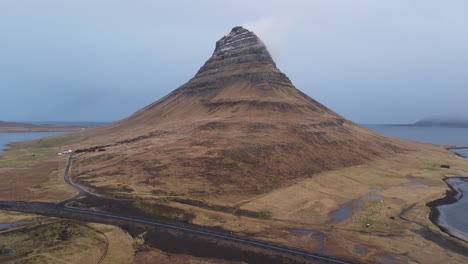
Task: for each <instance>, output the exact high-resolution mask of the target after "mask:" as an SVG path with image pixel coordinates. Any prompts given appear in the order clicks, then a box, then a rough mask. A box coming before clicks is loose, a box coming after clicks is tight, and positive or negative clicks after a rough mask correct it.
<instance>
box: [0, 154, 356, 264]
mask: <svg viewBox="0 0 468 264" xmlns="http://www.w3.org/2000/svg"><path fill="white" fill-rule="evenodd" d="M71 162H72V157H71V155H70V157H69V159H68V164H67V168H66V170H65V182H66V183H67V184H69V185H71V186H72V187H73V188H75V189H77V190H78V191H79V193H78V194H77V195H75V196H73V197H72V198H70V199H68V200H66V201H63V202H61V203H59V204H47V203H28V202H17V201H0V208H1V207H6V209H9V210H17V211H22V212H24V211H28V209H30V210H31V211H34V210H36V211H37V210H39V211H40V210H46V211H48V212H56V213H57V215H56V216H57V217H61V215H63V213H67V212H69V213H70V214H71V215H73V214H75V215H76V214H78V215H80V216H81V218H82V219H85V221H90V222H94V221H95V220H94V221H93V219H92V217H98V218H101V219H113V220H118V221H121V222H125V223H126V224H132V223H135V224H142V225H146V226H151V227H159V228H165V229H172V230H177V231H180V232H184V233H187V234H193V235H200V236H204V237H211V238H217V239H222V240H226V241H231V242H235V243H239V244H243V245H249V246H255V247H259V248H263V249H268V250H271V251H274V252H278V253H283V254H288V255H294V256H300V257H303V258H307V259H313V260H318V261H322V262H324V263H336V264H355V262H350V261H345V260H339V259H335V258H332V257H326V256H320V255H317V254H313V253H309V252H306V251H301V250H297V249H293V248H288V247H284V246H279V245H275V244H271V243H266V242H263V241H259V240H253V239H248V238H243V237H238V236H234V235H227V234H223V233H217V232H213V231H207V230H203V229H201V227H200V228H196V227H187V226H183V225H182V224H180V225H177V224H173V223H171V224H170V223H164V222H161V221H157V220H147V219H140V218H133V217H127V216H121V215H115V214H109V213H101V212H94V211H88V210H82V209H76V208H68V207H65V206H63V205H64V204H65V203H66V202H69V201H72V200H74V199H76V198H78V197H81V196H84V195H86V194H87V192H86V191H85V190H84V189H82V188H81V187H79V186H76V185H75V184H73V183H72V182H71V181H70V179H69V177H68V172H69V169H70V165H71ZM86 216H89V217H88V219H87V218H86ZM91 216H92V217H91ZM70 218H71V217H70Z"/></svg>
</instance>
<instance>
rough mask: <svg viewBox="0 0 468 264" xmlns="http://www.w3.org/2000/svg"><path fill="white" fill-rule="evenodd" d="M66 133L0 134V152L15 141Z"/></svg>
mask: <svg viewBox="0 0 468 264" xmlns="http://www.w3.org/2000/svg"><path fill="white" fill-rule="evenodd" d="M63 133H68V131H59V132H24V133H0V152H3V151H4V150H5V149H7V148H8V146H7V144H10V143H12V142H16V141H24V140H30V139H38V138H43V137H50V136H54V135H59V134H63Z"/></svg>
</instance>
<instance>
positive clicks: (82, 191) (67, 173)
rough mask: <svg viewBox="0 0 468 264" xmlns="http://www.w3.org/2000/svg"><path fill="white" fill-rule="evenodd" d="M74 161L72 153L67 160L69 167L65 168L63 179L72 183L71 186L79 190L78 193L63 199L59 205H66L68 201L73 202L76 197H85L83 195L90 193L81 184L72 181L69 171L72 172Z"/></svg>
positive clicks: (67, 182) (69, 183)
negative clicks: (71, 167)
mask: <svg viewBox="0 0 468 264" xmlns="http://www.w3.org/2000/svg"><path fill="white" fill-rule="evenodd" d="M72 161H73V157H72V155H71V154H70V156H68V161H67V167H66V168H65V173H64V174H63V180H64V181H65V183H66V184H68V185H70V186H71V187H73V188H74V189H75V190H77V191H78V193H77V194H75V195H74V196H73V197H72V198H70V199H67V200H64V201H61V202H60V203H59V205H65V204H67V203H68V202H71V201H75V200H76V199H78V198H80V197H83V196H86V195H87V194H88V193H87V192H86V191H85V190H84V189H83V188H82V187H80V186H78V185H76V184H74V183H73V182H71V181H70V176H69V172H70V166H71V164H72Z"/></svg>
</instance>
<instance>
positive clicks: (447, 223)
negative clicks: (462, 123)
mask: <svg viewBox="0 0 468 264" xmlns="http://www.w3.org/2000/svg"><path fill="white" fill-rule="evenodd" d="M364 126H365V127H367V128H368V129H371V130H373V131H376V132H379V133H381V134H384V135H387V136H392V137H398V138H405V139H413V140H419V141H424V142H429V143H434V144H442V145H457V146H465V147H468V128H457V127H427V126H421V127H418V126H395V125H364ZM452 151H453V152H456V153H458V154H460V155H462V156H464V157H466V158H468V149H454V150H452ZM460 176H468V175H460ZM449 183H450V184H451V185H454V186H456V188H457V189H458V190H459V191H461V192H462V193H463V196H462V197H461V199H460V200H459V201H457V202H455V203H452V204H449V205H443V206H440V207H438V209H439V212H440V224H441V225H442V226H444V227H446V228H448V229H450V230H453V231H455V232H456V233H457V234H459V235H458V236H460V237H463V238H464V239H467V238H468V180H467V179H460V178H454V179H450V180H449Z"/></svg>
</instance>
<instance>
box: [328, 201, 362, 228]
mask: <svg viewBox="0 0 468 264" xmlns="http://www.w3.org/2000/svg"><path fill="white" fill-rule="evenodd" d="M363 206H364V202H363V201H360V200H352V201H351V202H348V203H345V204H343V205H342V206H341V207H340V209H338V210H337V211H335V212H332V213H331V217H332V219H333V223H339V222H342V221H344V220H345V219H347V218H349V217H351V216H352V215H353V211H361V210H362V207H363Z"/></svg>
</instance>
